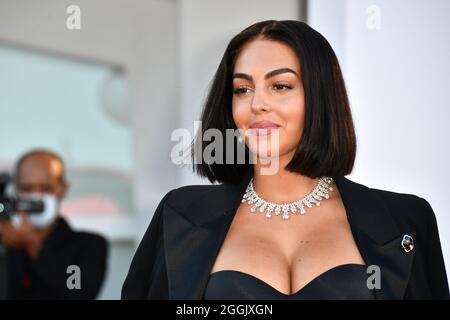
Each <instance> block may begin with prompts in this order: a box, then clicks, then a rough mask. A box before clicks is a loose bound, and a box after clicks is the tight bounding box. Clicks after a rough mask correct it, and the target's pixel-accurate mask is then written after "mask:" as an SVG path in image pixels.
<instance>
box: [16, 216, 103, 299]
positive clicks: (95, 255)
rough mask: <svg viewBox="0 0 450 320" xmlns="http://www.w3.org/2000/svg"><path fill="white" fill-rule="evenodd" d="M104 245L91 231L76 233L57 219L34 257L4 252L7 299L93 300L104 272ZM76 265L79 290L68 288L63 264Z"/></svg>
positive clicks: (99, 237) (61, 220) (66, 274)
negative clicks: (77, 267)
mask: <svg viewBox="0 0 450 320" xmlns="http://www.w3.org/2000/svg"><path fill="white" fill-rule="evenodd" d="M107 251H108V245H107V242H106V240H105V239H104V238H103V237H102V236H100V235H96V234H93V233H87V232H76V231H74V230H72V229H71V228H70V226H69V225H68V224H67V222H66V220H65V219H64V218H59V219H58V221H57V225H56V227H55V229H54V230H53V231H52V233H51V234H50V235H49V236H48V237H47V238H46V239H45V241H44V243H43V246H42V248H41V251H40V252H39V255H38V257H37V258H36V259H35V260H32V259H30V258H29V257H28V256H27V254H26V253H25V252H24V251H23V250H8V251H7V271H8V288H9V290H8V298H9V299H11V300H16V299H20V300H25V299H39V300H43V299H52V300H59V299H77V300H78V299H82V300H88V299H94V298H95V297H96V296H97V294H98V292H99V291H100V288H101V285H102V283H103V279H104V276H105V271H106V262H107ZM70 265H77V266H79V267H80V274H81V277H80V279H81V280H80V284H81V288H80V289H72V290H69V289H68V288H67V278H68V277H69V276H70V275H71V274H68V273H67V267H68V266H70Z"/></svg>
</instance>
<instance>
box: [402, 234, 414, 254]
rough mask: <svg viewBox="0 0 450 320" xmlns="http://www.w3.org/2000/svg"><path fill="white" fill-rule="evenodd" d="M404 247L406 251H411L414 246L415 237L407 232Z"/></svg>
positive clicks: (403, 240) (403, 241)
mask: <svg viewBox="0 0 450 320" xmlns="http://www.w3.org/2000/svg"><path fill="white" fill-rule="evenodd" d="M402 248H403V250H405V252H410V251H411V250H412V249H413V248H414V241H413V238H412V237H411V236H410V235H409V234H405V235H404V236H403V239H402Z"/></svg>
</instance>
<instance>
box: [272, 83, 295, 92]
mask: <svg viewBox="0 0 450 320" xmlns="http://www.w3.org/2000/svg"><path fill="white" fill-rule="evenodd" d="M273 87H274V88H275V90H277V91H286V90H290V89H292V87H291V86H290V85H287V84H283V83H276V84H274V85H273Z"/></svg>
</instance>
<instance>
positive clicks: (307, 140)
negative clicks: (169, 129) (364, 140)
mask: <svg viewBox="0 0 450 320" xmlns="http://www.w3.org/2000/svg"><path fill="white" fill-rule="evenodd" d="M255 39H267V40H273V41H278V42H281V43H283V44H286V45H288V46H289V47H290V48H291V49H292V50H293V51H294V52H295V54H296V55H297V58H298V59H299V63H300V66H301V68H300V69H301V79H302V82H303V86H304V95H305V116H304V129H303V133H302V137H301V140H300V142H299V144H298V146H297V149H296V151H295V154H294V156H293V158H292V159H291V161H290V162H289V163H288V164H287V166H286V167H285V169H286V170H288V171H291V172H297V173H300V174H302V175H305V176H308V177H310V178H317V177H322V176H329V177H333V176H339V175H347V174H349V173H350V172H351V171H352V169H353V164H354V161H355V155H356V136H355V129H354V125H353V120H352V115H351V111H350V106H349V101H348V96H347V92H346V89H345V84H344V79H343V77H342V73H341V69H340V67H339V63H338V60H337V57H336V55H335V53H334V51H333V49H332V48H331V46H330V44H329V43H328V41H327V40H326V39H325V38H324V37H323V36H322V35H321V34H320V33H319V32H317V31H315V30H314V29H313V28H311V27H310V26H308V25H307V24H306V23H303V22H300V21H295V20H283V21H276V20H267V21H262V22H258V23H255V24H253V25H251V26H249V27H247V28H246V29H244V30H243V31H241V32H240V33H239V34H237V35H236V36H235V37H234V38H233V39H232V40H231V41H230V43H229V44H228V46H227V48H226V50H225V53H224V55H223V57H222V60H221V62H220V64H219V67H218V69H217V71H216V73H215V76H214V79H213V81H212V84H211V87H210V89H209V93H208V95H207V98H206V101H205V104H204V107H203V111H202V114H201V123H202V128H201V129H202V130H199V131H198V133H197V137H196V138H195V140H194V141H193V142H192V144H191V147H192V149H191V157H192V160H193V170H194V172H196V173H197V174H199V175H200V176H203V177H206V178H208V180H209V181H211V182H221V183H238V182H239V181H241V179H242V177H243V175H244V174H245V173H246V172H247V170H249V169H252V168H251V166H252V164H250V163H247V162H246V163H244V164H236V163H235V164H226V163H225V161H222V162H221V163H210V164H208V163H205V161H200V162H199V161H198V160H199V159H198V157H199V156H201V157H202V156H203V150H204V149H205V147H206V146H207V145H208V144H209V143H210V142H205V141H204V139H202V137H203V133H204V132H205V131H206V130H208V129H212V128H214V129H217V130H219V131H220V132H221V133H222V134H223V137H225V136H226V129H237V128H236V124H235V123H234V120H233V116H232V108H231V106H232V91H233V86H232V74H233V69H234V65H235V62H236V58H237V56H238V54H239V52H240V51H241V49H242V47H243V46H244V45H245V44H246V43H248V42H250V41H252V40H255ZM300 120H301V119H299V121H300ZM194 145H195V148H198V149H199V152H194V148H193V147H194ZM245 149H246V156H248V154H249V150H248V148H247V147H246V148H245ZM200 151H201V154H200ZM227 151H228V152H230V150H224V151H223V157H224V159H226V152H227ZM235 151H236V150H233V152H235ZM234 154H236V152H235V153H234ZM196 158H197V162H199V163H196V161H195V159H196Z"/></svg>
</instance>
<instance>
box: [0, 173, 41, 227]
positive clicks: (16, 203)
mask: <svg viewBox="0 0 450 320" xmlns="http://www.w3.org/2000/svg"><path fill="white" fill-rule="evenodd" d="M10 182H11V175H9V174H8V173H0V220H9V219H11V217H12V216H13V215H14V213H16V212H26V213H28V214H40V213H42V212H43V211H44V208H45V207H44V202H42V201H40V200H30V199H22V198H20V197H14V196H8V194H7V187H8V184H9V183H10Z"/></svg>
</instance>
